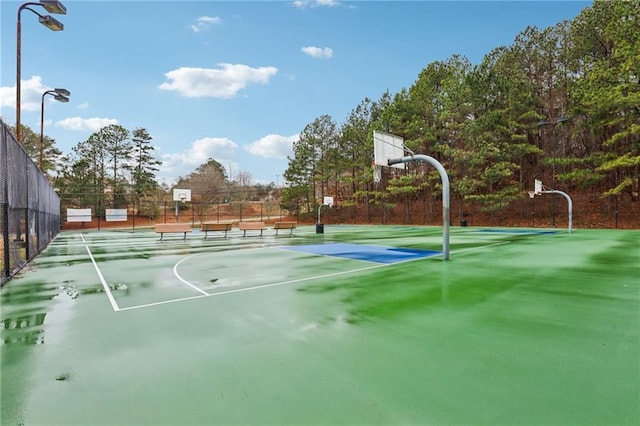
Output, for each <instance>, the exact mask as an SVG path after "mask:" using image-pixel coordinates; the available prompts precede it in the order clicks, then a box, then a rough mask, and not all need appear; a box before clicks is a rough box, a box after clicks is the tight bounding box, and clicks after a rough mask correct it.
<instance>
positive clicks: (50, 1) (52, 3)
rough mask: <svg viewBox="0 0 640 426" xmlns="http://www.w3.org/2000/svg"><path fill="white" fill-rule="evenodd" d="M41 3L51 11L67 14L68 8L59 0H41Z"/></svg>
mask: <svg viewBox="0 0 640 426" xmlns="http://www.w3.org/2000/svg"><path fill="white" fill-rule="evenodd" d="M40 5H41V6H42V7H44V8H45V9H46V11H47V12H49V13H54V14H58V15H66V14H67V8H66V7H64V5H63V4H62V3H60V2H59V1H58V0H40Z"/></svg>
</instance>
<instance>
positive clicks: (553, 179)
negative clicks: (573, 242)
mask: <svg viewBox="0 0 640 426" xmlns="http://www.w3.org/2000/svg"><path fill="white" fill-rule="evenodd" d="M568 120H569V119H568V118H567V117H560V118H557V119H555V120H541V121H538V129H540V128H541V127H544V126H551V127H552V128H553V140H552V141H551V143H552V144H553V147H552V148H553V149H552V155H553V160H552V161H553V162H552V163H551V189H552V190H555V189H556V126H557V125H558V124H560V123H565V122H567V121H568ZM551 223H552V226H553V227H554V228H555V227H556V199H555V197H553V198H552V199H551Z"/></svg>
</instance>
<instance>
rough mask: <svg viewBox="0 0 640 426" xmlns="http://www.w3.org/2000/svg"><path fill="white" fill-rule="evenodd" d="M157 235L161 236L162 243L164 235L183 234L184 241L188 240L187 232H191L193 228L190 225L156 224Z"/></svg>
mask: <svg viewBox="0 0 640 426" xmlns="http://www.w3.org/2000/svg"><path fill="white" fill-rule="evenodd" d="M155 231H156V233H159V234H160V241H162V240H163V237H164V234H170V233H180V232H181V233H182V234H183V237H182V239H183V240H186V239H187V232H191V226H190V225H189V224H188V223H156V225H155Z"/></svg>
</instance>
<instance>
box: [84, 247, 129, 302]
mask: <svg viewBox="0 0 640 426" xmlns="http://www.w3.org/2000/svg"><path fill="white" fill-rule="evenodd" d="M80 236H81V237H82V241H85V239H84V235H82V234H80ZM84 247H85V248H86V249H87V253H89V257H90V258H91V262H92V263H93V267H94V268H95V270H96V273H97V274H98V278H100V282H101V283H102V287H103V288H104V292H105V293H107V298H109V302H111V307H112V308H113V310H114V311H115V312H118V311H119V310H120V307H119V306H118V304H117V303H116V299H114V297H113V294H111V289H110V288H109V286H108V285H107V282H106V281H105V279H104V276H102V272H100V268H98V264H97V263H96V260H95V259H94V258H93V254H91V250H90V249H89V246H88V245H85V246H84Z"/></svg>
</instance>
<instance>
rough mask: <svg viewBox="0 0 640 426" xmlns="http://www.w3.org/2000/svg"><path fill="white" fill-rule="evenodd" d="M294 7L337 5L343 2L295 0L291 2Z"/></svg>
mask: <svg viewBox="0 0 640 426" xmlns="http://www.w3.org/2000/svg"><path fill="white" fill-rule="evenodd" d="M291 5H292V6H293V7H297V8H298V9H305V8H307V7H336V6H341V5H342V3H341V2H339V1H336V0H294V1H292V2H291Z"/></svg>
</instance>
